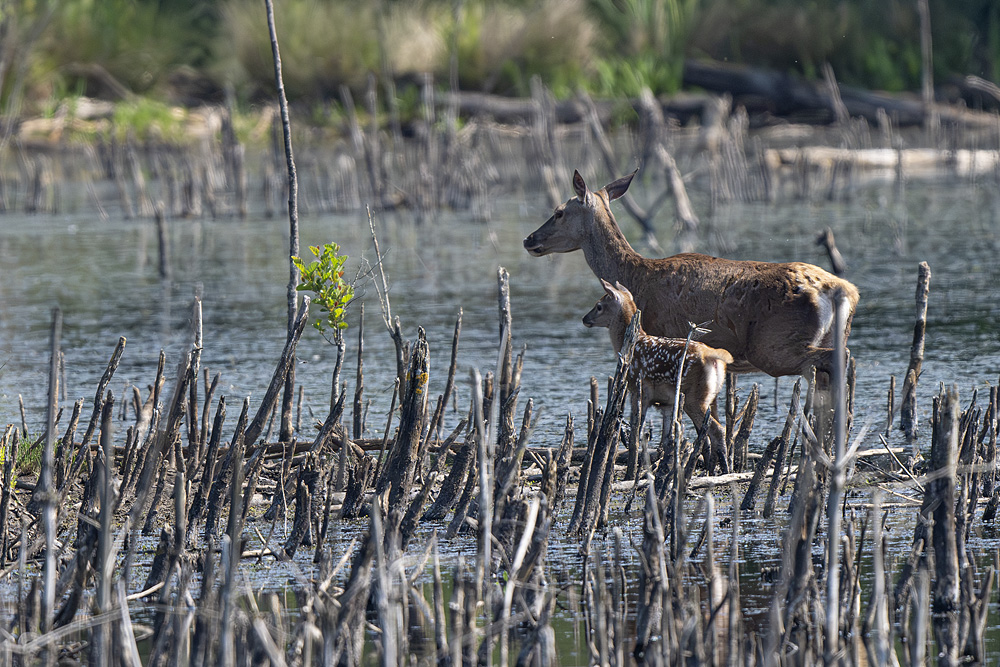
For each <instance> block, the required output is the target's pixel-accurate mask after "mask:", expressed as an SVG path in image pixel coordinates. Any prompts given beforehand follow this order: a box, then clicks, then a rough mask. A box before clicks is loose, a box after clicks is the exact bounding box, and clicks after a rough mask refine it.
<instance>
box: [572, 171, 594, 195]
mask: <svg viewBox="0 0 1000 667" xmlns="http://www.w3.org/2000/svg"><path fill="white" fill-rule="evenodd" d="M573 191H574V192H576V196H577V197H579V198H580V201H582V202H585V201H587V195H588V194H590V191H589V190H587V184H586V183H585V182H584V181H583V176H581V175H580V172H579V171H577V170H575V169H574V170H573Z"/></svg>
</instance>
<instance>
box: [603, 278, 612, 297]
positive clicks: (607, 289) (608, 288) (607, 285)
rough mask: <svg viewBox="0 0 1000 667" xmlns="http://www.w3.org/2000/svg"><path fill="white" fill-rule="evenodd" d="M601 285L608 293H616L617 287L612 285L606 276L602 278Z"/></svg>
mask: <svg viewBox="0 0 1000 667" xmlns="http://www.w3.org/2000/svg"><path fill="white" fill-rule="evenodd" d="M601 287H603V288H604V291H605V292H607V293H608V294H614V291H615V288H614V287H612V286H611V283H609V282H608V281H607V280H605V279H604V278H601Z"/></svg>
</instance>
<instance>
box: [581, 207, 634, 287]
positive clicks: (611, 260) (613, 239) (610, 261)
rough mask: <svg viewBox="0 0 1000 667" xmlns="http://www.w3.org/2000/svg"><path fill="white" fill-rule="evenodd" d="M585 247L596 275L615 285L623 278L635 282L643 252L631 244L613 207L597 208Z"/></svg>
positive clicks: (588, 259)
mask: <svg viewBox="0 0 1000 667" xmlns="http://www.w3.org/2000/svg"><path fill="white" fill-rule="evenodd" d="M581 248H582V250H583V254H584V257H586V259H587V264H588V265H589V266H590V269H591V270H592V271H593V272H594V275H596V276H597V277H598V278H603V279H604V280H607V281H608V282H609V283H611V284H612V285H613V284H614V283H615V281H620V282H621V283H622V284H623V285H625V286H627V287H628V286H631V283H632V279H631V278H632V275H633V273H634V271H635V269H636V268H637V267H638V265H639V263H640V262H641V260H642V256H641V255H639V253H637V252H636V251H635V250H633V249H632V246H630V245H629V242H628V241H627V240H626V239H625V235H624V234H622V230H621V228H620V227H619V226H618V223H617V222H616V221H615V217H614V216H613V215H611V211H610V210H608V211H605V212H601V211H598V212H595V215H594V224H593V226H592V227H591V233H590V235H589V237H588V238H587V239H586V240H585V242H584V243H583V245H582V246H581Z"/></svg>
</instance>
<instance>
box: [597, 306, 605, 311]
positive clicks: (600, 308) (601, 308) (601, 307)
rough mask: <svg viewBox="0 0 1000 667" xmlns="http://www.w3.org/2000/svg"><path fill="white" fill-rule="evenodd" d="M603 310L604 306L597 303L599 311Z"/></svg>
mask: <svg viewBox="0 0 1000 667" xmlns="http://www.w3.org/2000/svg"><path fill="white" fill-rule="evenodd" d="M602 310H604V306H602V305H601V304H597V312H601V311H602Z"/></svg>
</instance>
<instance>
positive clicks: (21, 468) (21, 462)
mask: <svg viewBox="0 0 1000 667" xmlns="http://www.w3.org/2000/svg"><path fill="white" fill-rule="evenodd" d="M43 446H44V443H43V442H42V441H41V440H38V441H35V440H32V439H31V438H30V437H26V436H24V435H21V436H20V437H19V440H18V447H17V461H15V462H14V470H15V471H16V473H15V474H20V475H34V474H36V473H38V471H39V470H40V469H41V467H42V447H43ZM6 450H7V447H6V445H5V446H3V447H0V461H6V460H7V456H8V452H7V451H6Z"/></svg>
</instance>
